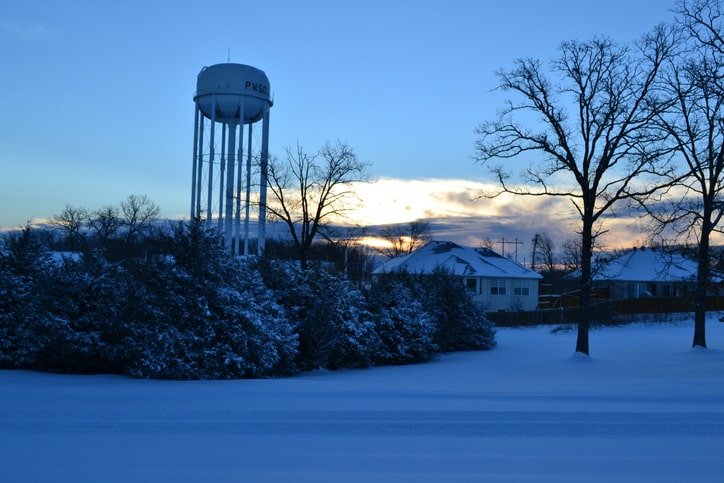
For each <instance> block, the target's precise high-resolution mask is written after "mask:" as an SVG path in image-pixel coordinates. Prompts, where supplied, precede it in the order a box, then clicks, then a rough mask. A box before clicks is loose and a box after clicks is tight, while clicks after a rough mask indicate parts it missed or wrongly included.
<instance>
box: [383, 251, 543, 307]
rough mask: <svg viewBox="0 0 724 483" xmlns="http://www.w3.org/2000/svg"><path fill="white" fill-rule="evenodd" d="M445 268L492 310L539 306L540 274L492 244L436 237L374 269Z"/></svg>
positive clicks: (421, 271)
mask: <svg viewBox="0 0 724 483" xmlns="http://www.w3.org/2000/svg"><path fill="white" fill-rule="evenodd" d="M438 269H442V270H444V271H446V272H448V273H450V274H452V275H457V276H459V277H460V278H462V279H463V283H464V284H465V287H466V288H467V290H468V291H470V293H471V294H472V295H473V297H474V299H475V300H476V301H477V302H480V303H482V304H484V305H485V307H486V309H487V310H488V311H491V312H492V311H495V312H497V311H501V310H510V311H518V310H535V309H536V308H537V306H538V282H539V280H540V279H541V278H543V277H542V276H541V275H540V274H538V273H536V272H534V271H532V270H530V269H528V268H525V267H524V266H522V265H519V264H517V263H516V262H514V261H513V260H510V259H508V258H505V257H503V256H501V255H498V254H497V253H495V252H494V251H492V250H490V249H488V248H472V247H465V246H461V245H458V244H456V243H453V242H450V241H432V242H430V243H428V244H426V245H425V246H423V247H421V248H419V249H417V250H415V251H414V252H412V253H410V254H409V255H403V256H400V257H396V258H393V259H392V260H389V261H388V262H387V263H385V264H384V265H382V266H381V267H379V268H377V269H376V270H375V271H374V273H375V274H381V273H394V272H407V273H419V274H424V273H432V272H434V271H435V270H438Z"/></svg>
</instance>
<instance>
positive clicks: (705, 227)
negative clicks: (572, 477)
mask: <svg viewBox="0 0 724 483" xmlns="http://www.w3.org/2000/svg"><path fill="white" fill-rule="evenodd" d="M677 13H678V19H677V20H678V26H679V27H680V28H681V32H682V34H683V35H684V40H685V44H684V47H685V48H683V49H682V54H681V55H680V56H677V57H676V58H674V59H672V60H671V62H670V65H669V67H670V68H669V69H668V70H667V71H666V76H665V77H664V79H663V82H662V90H663V91H664V92H665V95H668V96H670V97H672V98H673V99H675V100H676V102H675V103H674V104H673V106H672V107H671V109H669V110H667V111H664V112H661V113H659V115H658V116H657V121H658V124H659V126H660V128H661V129H662V131H663V132H664V133H665V134H666V135H667V136H668V140H669V141H670V143H671V146H672V147H673V149H674V150H675V151H676V153H677V154H678V157H679V158H680V159H682V160H683V164H684V168H685V170H684V176H685V177H684V178H683V179H682V180H681V183H679V184H678V189H677V190H674V191H672V192H670V195H671V196H670V198H669V201H668V202H667V203H659V204H656V205H653V206H648V205H646V206H645V208H647V211H648V213H649V215H651V216H652V217H653V218H654V220H656V222H658V224H659V228H660V229H661V230H664V229H666V228H670V229H673V230H674V231H675V232H676V233H677V235H678V236H683V237H685V238H687V240H686V241H687V242H690V241H691V242H692V244H693V245H695V246H696V248H697V250H696V251H697V253H696V258H697V263H698V269H697V277H696V288H695V293H694V299H695V300H694V340H693V345H694V346H701V347H706V294H707V289H708V287H709V284H710V281H711V280H710V279H711V258H712V257H711V236H712V234H713V233H715V232H719V233H722V228H721V227H720V226H719V225H720V223H721V220H722V215H724V85H723V84H722V82H723V79H724V38H723V37H722V33H723V32H724V30H722V18H723V17H722V10H721V5H720V3H719V1H718V0H694V1H691V2H689V1H681V2H679V4H678V9H677ZM674 193H677V196H676V197H673V194H674Z"/></svg>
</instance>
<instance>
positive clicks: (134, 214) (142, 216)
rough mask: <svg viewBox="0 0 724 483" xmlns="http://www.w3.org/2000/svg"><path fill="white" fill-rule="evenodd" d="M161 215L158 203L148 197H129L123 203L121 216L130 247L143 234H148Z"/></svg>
mask: <svg viewBox="0 0 724 483" xmlns="http://www.w3.org/2000/svg"><path fill="white" fill-rule="evenodd" d="M160 213H161V209H160V208H159V207H158V205H157V204H156V203H154V202H153V201H151V199H150V198H148V196H146V195H129V196H128V198H126V199H125V200H124V201H122V202H121V214H122V216H123V225H124V227H125V230H126V244H127V245H130V244H131V243H133V241H134V239H135V238H136V237H137V236H138V235H139V234H141V233H144V232H147V231H149V230H150V229H151V227H152V226H153V222H154V221H155V220H156V218H157V217H158V215H159V214H160Z"/></svg>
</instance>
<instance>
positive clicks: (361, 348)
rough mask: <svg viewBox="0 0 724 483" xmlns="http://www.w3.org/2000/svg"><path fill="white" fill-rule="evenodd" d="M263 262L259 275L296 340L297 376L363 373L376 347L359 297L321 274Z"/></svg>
mask: <svg viewBox="0 0 724 483" xmlns="http://www.w3.org/2000/svg"><path fill="white" fill-rule="evenodd" d="M296 265H297V264H293V263H286V262H280V261H268V262H266V263H265V264H264V268H263V273H264V277H265V281H266V283H267V285H269V286H270V287H271V288H273V289H274V290H275V291H276V292H277V294H278V297H279V300H280V302H281V303H282V304H283V305H284V306H285V307H286V310H287V313H288V315H289V319H290V321H292V323H293V326H294V331H295V333H296V334H297V335H298V337H299V352H298V355H297V365H298V367H299V368H300V369H302V370H309V369H317V368H328V369H338V368H342V367H367V366H369V365H371V364H372V363H373V359H374V355H375V354H376V353H377V351H378V349H379V347H380V339H379V336H378V335H377V333H376V332H375V324H374V322H373V317H372V314H370V312H369V311H368V310H367V303H366V301H365V299H364V297H363V296H362V293H361V292H360V291H359V290H357V289H356V288H355V287H354V286H353V285H352V284H351V283H350V282H349V281H347V280H345V279H344V278H340V277H338V276H335V275H332V274H330V273H328V272H326V271H324V270H320V269H309V270H304V271H302V270H300V269H298V268H297V267H296Z"/></svg>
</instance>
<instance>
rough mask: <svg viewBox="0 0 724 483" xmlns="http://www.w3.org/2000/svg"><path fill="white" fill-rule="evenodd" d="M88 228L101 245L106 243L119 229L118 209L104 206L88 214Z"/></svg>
mask: <svg viewBox="0 0 724 483" xmlns="http://www.w3.org/2000/svg"><path fill="white" fill-rule="evenodd" d="M88 226H89V227H90V228H91V230H93V232H94V233H95V235H96V237H97V238H98V240H99V241H100V242H101V243H106V242H107V241H108V240H109V239H110V238H111V237H113V236H115V235H116V234H117V233H118V231H119V229H120V227H121V218H120V216H119V213H118V209H117V208H116V207H115V206H112V205H106V206H104V207H103V208H99V209H97V210H95V211H93V212H91V213H89V214H88Z"/></svg>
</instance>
